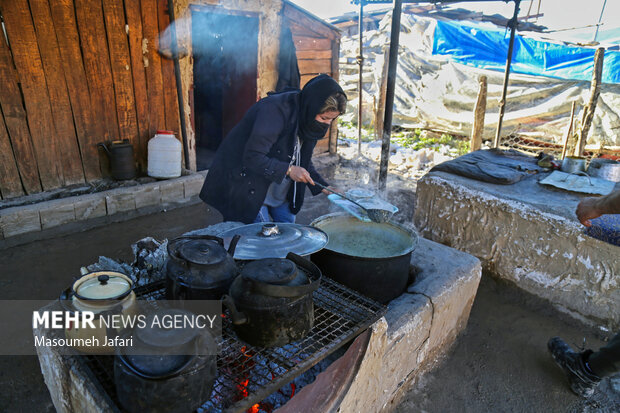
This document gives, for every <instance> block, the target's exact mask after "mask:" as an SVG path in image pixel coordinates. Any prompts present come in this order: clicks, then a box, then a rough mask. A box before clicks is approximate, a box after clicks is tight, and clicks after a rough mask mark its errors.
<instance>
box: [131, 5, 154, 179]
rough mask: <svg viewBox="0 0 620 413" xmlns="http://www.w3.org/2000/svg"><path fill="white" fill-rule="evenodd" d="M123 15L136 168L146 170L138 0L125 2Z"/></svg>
mask: <svg viewBox="0 0 620 413" xmlns="http://www.w3.org/2000/svg"><path fill="white" fill-rule="evenodd" d="M125 15H126V17H127V25H128V26H129V52H130V56H131V73H132V77H133V93H134V97H135V104H136V116H137V122H138V136H139V138H138V141H137V142H136V144H135V145H134V149H135V153H136V160H137V161H138V168H139V169H140V170H141V171H142V172H146V167H147V145H148V141H149V138H150V135H149V133H150V132H149V102H148V94H147V90H146V72H145V70H144V61H143V56H142V18H141V16H140V2H138V1H131V0H128V1H126V2H125Z"/></svg>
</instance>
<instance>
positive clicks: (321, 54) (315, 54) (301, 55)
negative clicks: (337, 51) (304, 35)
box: [297, 49, 332, 60]
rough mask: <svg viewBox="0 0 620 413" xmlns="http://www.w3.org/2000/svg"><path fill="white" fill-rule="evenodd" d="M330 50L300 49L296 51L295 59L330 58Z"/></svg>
mask: <svg viewBox="0 0 620 413" xmlns="http://www.w3.org/2000/svg"><path fill="white" fill-rule="evenodd" d="M331 58H332V50H331V49H329V50H302V51H299V52H297V59H300V60H301V59H305V60H311V59H331Z"/></svg>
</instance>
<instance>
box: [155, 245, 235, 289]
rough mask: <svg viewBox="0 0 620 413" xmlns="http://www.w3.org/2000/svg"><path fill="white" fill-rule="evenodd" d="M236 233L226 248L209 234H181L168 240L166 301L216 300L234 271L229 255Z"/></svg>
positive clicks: (232, 261) (230, 279) (231, 280)
mask: <svg viewBox="0 0 620 413" xmlns="http://www.w3.org/2000/svg"><path fill="white" fill-rule="evenodd" d="M238 240H239V236H238V235H236V236H234V237H233V239H232V240H231V242H230V245H229V247H228V251H226V250H225V249H224V241H223V240H222V239H221V238H218V237H214V236H211V235H194V236H182V237H178V238H175V239H172V240H170V241H169V242H168V259H167V261H166V298H167V299H169V300H219V299H220V298H221V297H222V295H224V294H226V293H227V292H228V289H229V288H230V285H231V284H232V282H233V280H234V279H235V277H236V276H237V274H238V271H237V265H236V264H235V261H234V260H233V258H232V256H233V254H234V253H235V247H236V245H237V242H238Z"/></svg>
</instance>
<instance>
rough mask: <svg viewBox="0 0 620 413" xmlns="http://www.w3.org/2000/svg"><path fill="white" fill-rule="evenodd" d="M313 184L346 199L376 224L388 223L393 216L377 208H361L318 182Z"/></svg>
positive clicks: (356, 203) (358, 204)
mask: <svg viewBox="0 0 620 413" xmlns="http://www.w3.org/2000/svg"><path fill="white" fill-rule="evenodd" d="M314 184H315V185H316V186H318V187H319V188H321V189H325V190H326V191H328V192H331V193H332V194H336V195H338V196H339V197H341V198H343V199H346V200H347V201H349V202H351V203H353V204H355V205H357V206H358V207H360V208H362V210H364V212H366V215H368V218H370V220H371V221H372V222H377V223H380V224H382V223H384V222H388V221H389V220H390V218H392V215H393V214H394V213H393V212H392V211H388V210H387V209H379V208H366V207H365V206H362V205H361V204H360V203H359V202H357V201H354V200H352V199H351V198H349V197H348V196H346V195H344V194H341V193H340V192H336V191H334V190H333V189H329V188H328V187H326V186H325V185H321V184H320V183H318V182H316V181H315V182H314Z"/></svg>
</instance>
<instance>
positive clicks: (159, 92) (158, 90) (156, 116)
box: [140, 0, 166, 136]
mask: <svg viewBox="0 0 620 413" xmlns="http://www.w3.org/2000/svg"><path fill="white" fill-rule="evenodd" d="M140 5H141V11H142V34H143V36H144V39H145V43H146V53H145V58H146V60H145V62H146V63H145V67H146V87H147V93H148V102H149V135H150V136H155V133H156V132H157V129H162V128H165V126H166V117H165V112H164V85H163V81H162V73H161V58H160V56H159V54H158V53H157V48H158V47H159V39H158V36H159V26H158V22H157V0H142V1H141V3H140Z"/></svg>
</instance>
